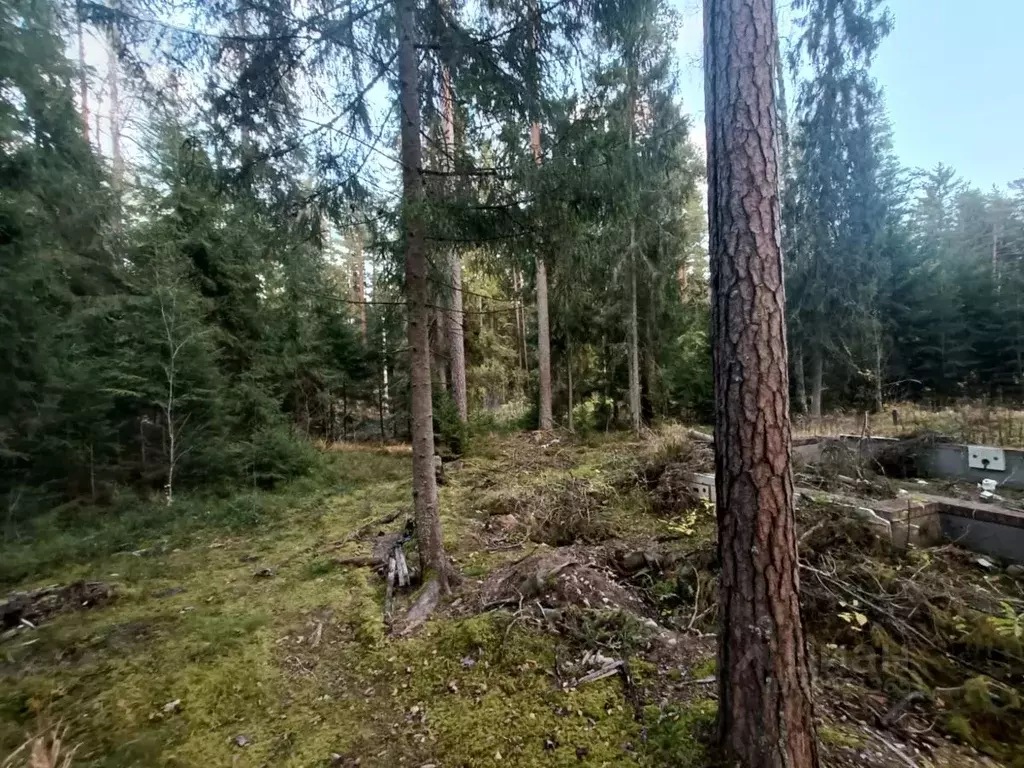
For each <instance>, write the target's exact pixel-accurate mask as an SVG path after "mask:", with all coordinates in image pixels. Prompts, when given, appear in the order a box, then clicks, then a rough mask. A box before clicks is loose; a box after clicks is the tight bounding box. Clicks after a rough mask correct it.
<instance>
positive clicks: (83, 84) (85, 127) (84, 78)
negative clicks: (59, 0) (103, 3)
mask: <svg viewBox="0 0 1024 768" xmlns="http://www.w3.org/2000/svg"><path fill="white" fill-rule="evenodd" d="M75 27H76V32H77V34H78V96H79V99H81V102H82V135H83V136H85V143H86V144H88V143H89V77H88V74H87V73H86V69H85V31H84V29H83V27H82V9H81V8H79V9H78V18H77V19H76V20H75ZM96 138H97V140H98V139H99V136H97V137H96Z"/></svg>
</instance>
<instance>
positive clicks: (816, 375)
mask: <svg viewBox="0 0 1024 768" xmlns="http://www.w3.org/2000/svg"><path fill="white" fill-rule="evenodd" d="M824 378H825V349H824V345H823V344H822V343H821V339H815V340H814V343H813V344H811V416H812V417H813V418H815V419H820V418H821V392H822V381H823V379H824Z"/></svg>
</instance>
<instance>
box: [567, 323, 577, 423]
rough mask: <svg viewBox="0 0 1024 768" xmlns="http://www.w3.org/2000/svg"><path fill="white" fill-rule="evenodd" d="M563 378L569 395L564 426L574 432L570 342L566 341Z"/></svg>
mask: <svg viewBox="0 0 1024 768" xmlns="http://www.w3.org/2000/svg"><path fill="white" fill-rule="evenodd" d="M565 378H566V384H567V385H568V394H569V410H568V415H567V418H566V425H567V426H568V427H569V431H570V432H575V431H576V429H575V425H574V424H573V417H572V406H573V401H572V400H573V398H572V342H571V341H568V342H567V343H566V346H565Z"/></svg>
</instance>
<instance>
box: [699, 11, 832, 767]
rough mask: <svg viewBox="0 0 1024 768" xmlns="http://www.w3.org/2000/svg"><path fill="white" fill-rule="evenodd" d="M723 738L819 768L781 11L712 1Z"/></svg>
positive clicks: (742, 758) (709, 109)
mask: <svg viewBox="0 0 1024 768" xmlns="http://www.w3.org/2000/svg"><path fill="white" fill-rule="evenodd" d="M704 32H705V55H704V62H705V98H706V107H705V114H706V119H707V146H708V211H709V224H710V226H709V245H710V256H711V310H712V322H711V328H712V341H713V343H712V348H713V351H714V355H713V367H714V379H715V402H716V409H715V410H716V415H715V466H716V486H717V514H718V553H719V559H720V562H721V569H722V570H721V576H720V581H719V599H720V607H719V632H718V654H719V663H718V670H719V671H718V679H719V685H718V726H719V731H718V733H719V741H720V745H721V748H722V751H723V757H724V764H725V765H728V766H730V768H733V767H736V766H738V767H739V768H816V766H817V765H818V750H817V741H816V737H815V727H814V707H813V703H812V697H811V677H810V670H809V666H808V660H807V649H806V645H805V641H804V635H803V628H802V625H801V620H800V581H799V562H798V559H797V542H796V533H795V520H794V511H793V478H792V475H791V471H790V441H791V435H790V423H789V371H788V364H787V359H786V319H785V290H784V284H783V277H782V253H781V247H780V201H779V188H778V181H779V153H778V149H779V148H778V137H777V135H776V128H777V115H776V108H775V91H774V87H773V82H772V80H773V77H774V69H773V67H774V66H777V64H778V63H777V62H776V60H775V55H776V48H775V37H776V34H777V32H776V27H775V7H774V2H773V0H705V2H704Z"/></svg>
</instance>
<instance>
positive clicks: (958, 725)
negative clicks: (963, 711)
mask: <svg viewBox="0 0 1024 768" xmlns="http://www.w3.org/2000/svg"><path fill="white" fill-rule="evenodd" d="M945 728H946V733H948V734H950V735H951V736H954V737H956V738H957V739H959V740H960V741H962V742H963V743H964V744H970V743H972V742H973V741H974V731H973V730H972V729H971V723H970V721H968V720H967V718H966V717H964V716H963V715H958V714H955V713H954V714H949V715H947V716H946V721H945Z"/></svg>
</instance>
